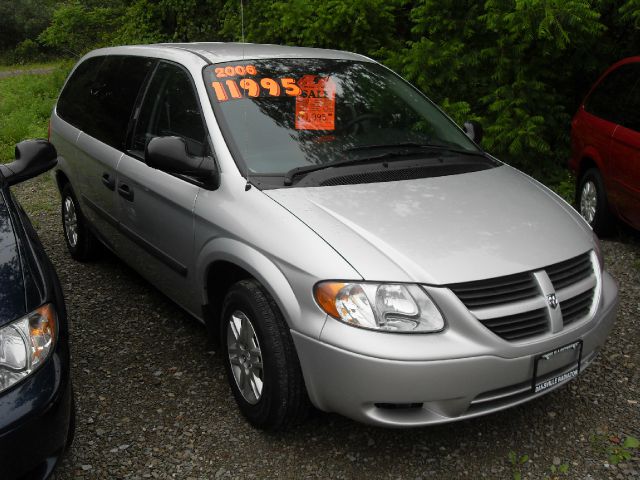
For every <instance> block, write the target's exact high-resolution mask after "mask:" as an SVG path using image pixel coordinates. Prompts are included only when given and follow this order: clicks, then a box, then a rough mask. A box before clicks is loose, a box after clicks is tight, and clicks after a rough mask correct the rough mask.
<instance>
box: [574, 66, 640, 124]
mask: <svg viewBox="0 0 640 480" xmlns="http://www.w3.org/2000/svg"><path fill="white" fill-rule="evenodd" d="M639 77H640V64H638V63H628V64H625V65H622V66H620V67H619V68H617V69H615V70H614V71H613V72H611V73H609V75H607V76H606V77H605V78H604V79H603V80H602V81H601V82H600V84H599V85H598V86H597V87H596V89H595V90H594V91H593V92H592V93H591V95H590V96H589V98H588V99H587V101H586V103H585V106H584V108H585V110H586V111H587V112H589V113H591V114H593V115H595V116H597V117H600V118H603V119H605V120H608V121H610V122H613V123H621V124H622V123H623V119H624V118H625V112H627V110H628V107H629V105H628V97H629V95H630V94H631V92H632V90H633V88H634V86H635V84H636V83H637V81H638V78H639Z"/></svg>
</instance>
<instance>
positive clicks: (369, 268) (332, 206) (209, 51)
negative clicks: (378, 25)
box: [50, 43, 617, 430]
mask: <svg viewBox="0 0 640 480" xmlns="http://www.w3.org/2000/svg"><path fill="white" fill-rule="evenodd" d="M50 127H51V141H52V142H53V144H54V145H55V147H56V149H57V151H58V154H59V161H58V169H57V172H56V179H57V182H58V186H59V188H60V191H61V195H62V219H63V228H64V234H65V239H66V242H67V246H68V249H69V252H70V253H71V256H72V257H73V258H75V259H77V260H80V261H86V260H88V259H90V258H91V257H92V256H94V255H95V253H96V251H97V249H98V246H99V244H103V245H105V246H106V247H108V248H109V249H110V250H112V251H114V252H115V253H116V254H117V255H118V256H119V257H121V258H122V259H123V260H124V261H125V262H126V263H128V264H129V265H131V266H132V267H133V268H135V269H136V270H137V271H138V272H140V274H142V275H143V276H144V277H146V278H147V279H148V280H149V281H150V282H151V283H153V285H155V286H156V287H157V288H158V289H160V290H161V291H162V292H164V293H165V294H166V295H168V296H169V297H170V298H171V299H172V300H174V301H175V302H177V303H178V304H179V305H181V306H182V307H183V308H184V309H185V310H186V311H188V312H189V313H190V314H191V315H193V316H194V317H195V318H197V319H199V320H200V321H202V322H203V323H204V324H205V325H206V327H207V331H208V334H209V336H210V337H211V339H212V340H213V341H218V342H219V343H220V344H221V350H222V351H223V353H224V355H223V357H224V363H225V366H226V370H227V373H228V379H229V383H230V385H231V390H232V392H233V395H234V397H235V399H236V401H237V403H238V406H239V408H240V410H241V412H242V413H243V414H244V415H245V417H246V418H247V419H248V420H249V422H250V423H251V424H253V425H254V426H256V427H259V428H262V429H270V430H273V429H278V428H283V427H286V426H288V425H290V424H292V423H294V422H297V421H299V420H301V419H302V418H303V417H304V415H305V412H307V411H308V409H309V407H310V405H314V406H315V407H317V408H319V409H321V410H324V411H328V412H338V413H340V414H343V415H346V416H348V417H351V418H353V419H356V420H359V421H362V422H367V423H371V424H377V425H383V426H393V427H408V426H419V425H430V424H438V423H443V422H451V421H455V420H462V419H468V418H472V417H476V416H479V415H484V414H487V413H491V412H495V411H497V410H501V409H504V408H507V407H511V406H514V405H517V404H520V403H523V402H526V401H528V400H531V399H533V398H536V397H538V396H540V395H543V394H545V393H547V392H550V391H552V390H553V389H555V388H557V387H559V386H560V385H562V384H564V383H566V382H567V381H569V380H571V379H573V378H575V377H576V376H577V375H579V374H580V373H581V372H582V371H583V370H584V369H585V368H586V367H587V366H588V365H589V364H590V363H591V362H592V361H593V360H594V358H595V357H596V355H597V353H598V351H599V349H600V348H601V347H602V345H603V344H604V342H605V340H606V338H607V335H608V333H609V331H610V329H611V327H612V324H613V322H614V319H615V312H616V307H617V287H616V284H615V282H614V280H613V279H612V278H611V276H610V275H609V274H608V273H607V272H606V271H604V269H603V260H602V255H601V253H600V248H599V244H598V240H597V238H596V237H595V236H594V235H593V233H592V231H591V229H590V228H589V226H588V225H587V224H586V223H585V222H584V220H582V218H581V217H580V216H579V215H578V214H577V213H576V212H575V211H574V210H573V209H572V208H571V207H570V206H569V205H568V204H567V203H565V202H564V201H563V200H561V199H560V198H559V197H558V196H557V195H555V194H554V193H552V192H551V191H549V190H548V189H547V188H545V187H544V186H543V185H541V184H539V183H538V182H536V181H535V180H533V179H531V178H530V177H528V176H527V175H525V174H523V173H521V172H519V171H518V170H516V169H514V168H512V167H510V166H508V165H505V164H504V163H502V162H500V161H499V160H497V159H495V158H494V157H492V156H491V155H490V154H488V153H487V152H485V151H483V150H482V149H481V148H480V147H479V146H478V142H479V135H480V133H481V129H480V128H479V126H478V125H474V124H472V123H469V124H466V125H465V129H464V130H463V129H460V128H459V127H458V126H456V125H455V124H454V123H453V122H452V121H451V119H449V118H448V117H447V116H446V115H445V114H444V113H443V112H442V111H441V110H439V109H438V107H437V106H435V105H434V104H433V103H432V102H431V101H430V100H429V99H427V98H426V97H424V96H423V95H422V94H421V93H420V92H419V91H418V90H417V89H415V88H414V87H412V86H411V85H410V84H408V83H407V82H405V81H404V80H403V79H401V78H400V77H399V76H397V75H396V74H395V73H393V72H392V71H390V70H389V69H387V68H385V67H384V66H382V65H380V64H378V63H376V62H375V61H373V60H371V59H369V58H366V57H363V56H361V55H356V54H352V53H347V52H340V51H331V50H319V49H309V48H294V47H280V46H272V45H250V44H223V43H192V44H162V45H147V46H128V47H116V48H106V49H100V50H95V51H93V52H91V53H89V54H88V55H86V56H85V57H84V58H82V59H81V60H80V62H78V64H77V65H76V67H75V68H74V69H73V71H72V73H71V74H70V76H69V78H68V80H67V82H66V84H65V86H64V88H63V90H62V92H61V94H60V97H59V99H58V102H57V105H56V107H55V109H54V111H53V114H52V117H51V126H50Z"/></svg>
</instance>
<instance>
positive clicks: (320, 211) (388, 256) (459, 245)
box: [265, 165, 593, 285]
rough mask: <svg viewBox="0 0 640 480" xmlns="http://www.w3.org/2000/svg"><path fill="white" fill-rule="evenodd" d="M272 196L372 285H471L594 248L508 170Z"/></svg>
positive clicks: (545, 195)
mask: <svg viewBox="0 0 640 480" xmlns="http://www.w3.org/2000/svg"><path fill="white" fill-rule="evenodd" d="M265 193H266V195H268V196H269V197H271V198H272V199H273V200H275V201H276V202H278V203H279V204H281V205H282V206H283V207H284V208H286V209H287V210H289V211H290V212H291V213H292V214H293V215H295V216H296V217H297V218H298V219H300V220H301V221H302V222H304V223H305V224H306V225H308V226H309V228H311V229H312V230H314V231H315V232H316V233H317V234H318V235H319V236H320V237H322V238H323V239H324V240H325V241H326V242H327V243H328V244H329V245H331V246H332V247H333V248H334V249H335V250H336V251H337V252H338V253H339V254H340V255H341V256H342V257H344V259H345V260H346V261H347V262H349V263H350V264H351V265H352V266H353V268H355V269H356V270H357V271H358V272H359V273H360V275H362V277H363V278H364V279H365V280H380V281H383V280H386V281H414V282H420V283H428V284H433V285H444V284H452V283H458V282H467V281H473V280H480V279H485V278H492V277H499V276H503V275H509V274H513V273H517V272H522V271H527V270H534V269H538V268H541V267H544V266H547V265H550V264H553V263H557V262H560V261H562V260H566V259H568V258H571V257H574V256H576V255H579V254H581V253H584V252H586V251H588V250H589V249H591V248H593V240H592V235H591V233H590V230H589V228H588V226H586V224H585V223H584V222H583V221H582V220H581V219H580V217H579V216H577V214H575V212H573V209H572V208H571V207H570V206H569V205H567V204H566V203H565V202H563V201H562V200H560V199H559V198H558V197H557V196H556V195H555V194H553V193H552V192H550V191H549V190H548V189H546V188H545V187H543V186H541V185H540V184H538V183H537V182H535V181H534V180H532V179H531V178H529V177H528V176H526V175H525V174H523V173H521V172H519V171H518V170H516V169H514V168H511V167H509V166H507V165H502V166H500V167H497V168H493V169H489V170H483V171H480V172H473V173H465V174H460V175H451V176H445V177H436V178H423V179H418V180H407V181H397V182H385V183H371V184H359V185H340V186H325V187H308V188H289V189H276V190H266V191H265Z"/></svg>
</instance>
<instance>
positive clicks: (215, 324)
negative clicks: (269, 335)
mask: <svg viewBox="0 0 640 480" xmlns="http://www.w3.org/2000/svg"><path fill="white" fill-rule="evenodd" d="M197 265H198V266H197V268H196V276H197V278H198V281H199V283H200V286H201V288H200V291H201V295H202V305H203V316H204V320H205V323H206V325H207V331H208V333H209V338H210V340H211V341H213V342H214V343H215V344H217V343H218V342H219V340H220V338H219V331H220V315H221V313H222V303H223V301H224V297H225V294H226V292H227V291H228V290H229V288H230V287H231V286H232V285H233V284H235V283H236V282H238V281H240V280H244V279H248V278H252V279H255V280H257V281H258V282H259V283H260V284H261V285H262V286H263V287H264V289H265V290H266V291H267V292H269V294H270V295H271V297H272V298H273V299H274V300H275V302H276V304H277V305H278V307H279V308H280V311H281V312H282V315H283V316H284V318H285V320H286V321H287V324H288V325H289V326H291V319H294V318H298V317H299V316H300V312H301V309H300V305H299V304H298V301H297V299H296V296H295V294H294V292H293V289H292V288H291V285H290V284H289V282H288V280H287V278H286V277H285V275H284V274H283V272H282V271H281V270H280V269H279V268H278V266H277V265H276V264H275V263H274V262H273V261H271V260H270V259H269V258H267V257H266V256H265V255H264V254H263V253H261V252H259V251H258V250H256V249H254V248H252V247H250V246H249V245H246V244H244V243H242V242H240V241H238V240H233V239H229V238H218V239H214V240H212V241H210V242H209V243H208V244H207V245H206V247H205V248H204V249H203V250H202V252H201V254H200V255H199V259H198V262H197Z"/></svg>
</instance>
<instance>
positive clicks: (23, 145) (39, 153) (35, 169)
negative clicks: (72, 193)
mask: <svg viewBox="0 0 640 480" xmlns="http://www.w3.org/2000/svg"><path fill="white" fill-rule="evenodd" d="M15 158H16V159H15V160H14V161H13V162H11V163H7V164H4V165H0V173H1V174H2V176H4V178H5V180H6V181H7V183H8V184H9V185H15V184H16V183H20V182H24V181H25V180H28V179H30V178H33V177H37V176H38V175H40V174H41V173H44V172H46V171H47V170H51V169H52V168H53V167H55V166H56V164H57V163H58V152H56V149H55V147H54V146H53V145H51V144H50V143H49V142H48V141H46V140H44V139H35V140H24V141H22V142H20V143H18V144H17V145H16V153H15Z"/></svg>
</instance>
